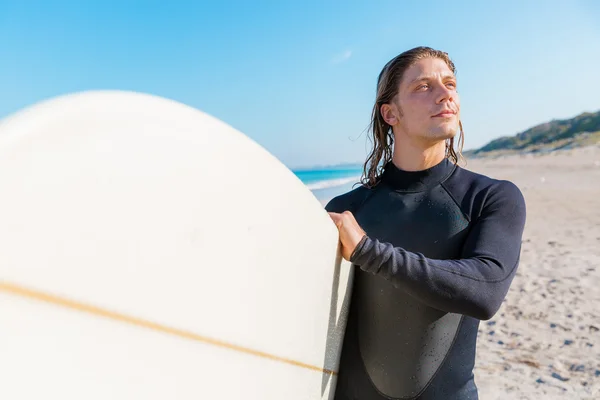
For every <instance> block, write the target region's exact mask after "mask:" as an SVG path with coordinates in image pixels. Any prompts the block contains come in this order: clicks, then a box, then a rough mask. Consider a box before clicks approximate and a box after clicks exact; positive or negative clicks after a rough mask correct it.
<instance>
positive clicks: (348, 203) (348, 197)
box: [325, 185, 375, 213]
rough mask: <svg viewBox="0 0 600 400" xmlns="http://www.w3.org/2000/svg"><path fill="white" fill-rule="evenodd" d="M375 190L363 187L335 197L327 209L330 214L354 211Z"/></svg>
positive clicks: (326, 206) (327, 205)
mask: <svg viewBox="0 0 600 400" xmlns="http://www.w3.org/2000/svg"><path fill="white" fill-rule="evenodd" d="M373 190H375V189H369V188H368V187H366V186H364V185H361V186H359V187H357V188H355V189H352V190H350V191H349V192H346V193H344V194H341V195H338V196H336V197H334V198H333V199H331V200H330V201H329V202H328V203H327V204H326V205H325V209H326V210H327V211H328V212H336V213H342V212H344V211H346V210H354V209H355V208H356V207H357V206H359V205H360V203H362V202H363V201H364V200H365V199H366V198H367V196H368V195H369V193H371V191H373Z"/></svg>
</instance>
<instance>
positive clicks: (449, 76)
mask: <svg viewBox="0 0 600 400" xmlns="http://www.w3.org/2000/svg"><path fill="white" fill-rule="evenodd" d="M433 79H435V78H434V77H433V76H431V75H422V76H419V77H418V78H416V79H413V80H412V81H410V82H409V83H408V84H409V85H412V84H413V83H415V82H420V81H430V80H433ZM447 79H453V80H456V76H455V75H451V74H446V75H444V76H442V80H447Z"/></svg>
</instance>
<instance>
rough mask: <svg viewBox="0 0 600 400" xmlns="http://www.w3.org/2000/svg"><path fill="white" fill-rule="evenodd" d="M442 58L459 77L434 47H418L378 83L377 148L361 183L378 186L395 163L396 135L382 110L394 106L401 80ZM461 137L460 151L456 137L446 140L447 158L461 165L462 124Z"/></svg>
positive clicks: (400, 57)
mask: <svg viewBox="0 0 600 400" xmlns="http://www.w3.org/2000/svg"><path fill="white" fill-rule="evenodd" d="M428 57H431V58H440V59H442V60H443V61H444V62H445V63H446V64H447V65H448V68H450V70H451V71H452V72H453V73H454V74H456V67H455V66H454V63H453V62H452V60H451V59H450V57H449V56H448V53H445V52H443V51H440V50H435V49H432V48H430V47H424V46H421V47H415V48H413V49H411V50H408V51H405V52H404V53H402V54H400V55H398V56H396V57H394V58H393V59H392V60H390V61H389V62H388V63H387V64H386V65H385V66H384V67H383V69H382V70H381V73H380V74H379V78H378V79H377V95H376V99H375V105H374V106H373V112H372V115H371V122H370V126H369V130H370V131H371V132H372V135H371V136H370V139H372V142H373V147H372V150H371V152H370V154H369V156H368V157H367V159H366V161H365V163H364V166H363V175H362V177H361V183H362V184H363V185H365V186H367V187H373V186H375V185H376V183H377V181H378V180H379V177H380V176H381V174H382V173H383V168H384V167H385V165H386V164H387V163H389V162H391V160H392V151H393V145H394V133H393V132H392V127H391V126H390V125H388V124H387V123H386V122H385V120H384V119H383V116H382V115H381V106H382V105H383V104H386V103H391V101H392V99H393V98H394V97H395V96H396V95H397V94H398V88H399V85H400V80H401V79H402V76H403V75H404V72H405V71H406V70H407V69H408V68H409V67H410V66H411V65H412V64H413V63H415V62H416V61H418V60H421V59H424V58H428ZM458 124H459V128H460V136H459V140H458V144H457V145H458V151H457V150H456V149H455V148H454V137H452V138H450V139H446V157H447V158H448V159H450V160H451V161H452V162H453V163H455V164H457V163H458V162H459V160H460V159H462V147H463V144H464V132H463V128H462V122H461V121H459V123H458Z"/></svg>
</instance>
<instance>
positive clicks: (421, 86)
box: [417, 83, 429, 90]
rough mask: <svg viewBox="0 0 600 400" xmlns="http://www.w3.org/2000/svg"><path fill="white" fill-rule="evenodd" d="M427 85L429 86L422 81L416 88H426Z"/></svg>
mask: <svg viewBox="0 0 600 400" xmlns="http://www.w3.org/2000/svg"><path fill="white" fill-rule="evenodd" d="M427 87H429V85H428V84H426V83H423V84H422V85H419V86H417V90H421V89H423V88H427Z"/></svg>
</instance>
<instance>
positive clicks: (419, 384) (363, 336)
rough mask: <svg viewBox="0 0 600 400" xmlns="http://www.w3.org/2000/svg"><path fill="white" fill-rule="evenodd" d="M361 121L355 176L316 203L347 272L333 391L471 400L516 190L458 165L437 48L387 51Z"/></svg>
mask: <svg viewBox="0 0 600 400" xmlns="http://www.w3.org/2000/svg"><path fill="white" fill-rule="evenodd" d="M371 122H372V128H373V129H372V130H373V139H374V148H373V151H372V153H371V154H370V156H369V158H368V159H367V162H366V163H365V176H364V178H363V185H362V186H360V187H358V188H356V189H354V190H352V191H350V192H348V193H345V194H343V195H340V196H338V197H336V198H334V199H333V200H331V201H330V202H329V203H328V204H327V206H326V209H327V211H328V212H329V215H330V216H331V218H332V219H333V221H334V222H335V224H336V226H337V227H338V229H339V234H340V242H341V245H342V255H343V257H344V258H345V259H347V260H349V261H350V262H352V263H353V264H354V265H355V272H356V275H355V281H354V288H353V294H352V301H351V307H350V315H349V320H348V326H347V329H346V334H345V337H344V344H343V347H342V355H341V361H340V370H339V376H338V384H337V389H336V396H335V398H336V400H351V399H352V400H353V399H360V400H375V399H376V400H383V399H386V400H389V399H403V400H407V399H421V400H441V399H443V400H453V399H456V400H458V399H460V400H466V399H477V398H478V394H477V387H476V385H475V382H474V376H473V368H474V363H475V349H476V339H477V329H478V326H479V321H480V320H487V319H490V318H491V317H492V316H493V315H494V314H495V313H496V312H497V310H498V309H499V307H500V305H501V303H502V301H503V299H504V297H505V296H506V293H507V292H508V289H509V287H510V284H511V282H512V280H513V277H514V276H515V273H516V270H517V266H518V262H519V255H520V247H521V238H522V234H523V229H524V224H525V202H524V199H523V196H522V194H521V192H520V190H519V189H518V188H517V187H516V186H515V185H514V184H512V183H511V182H508V181H502V180H496V179H492V178H490V177H486V176H483V175H480V174H476V173H473V172H470V171H468V170H466V169H463V168H461V167H460V166H458V164H457V163H458V158H459V157H458V156H457V154H456V152H455V150H454V138H455V136H456V134H457V131H458V130H460V138H459V139H463V131H462V124H461V122H460V100H459V96H458V92H457V84H456V76H455V68H454V64H453V63H452V61H451V60H450V59H449V57H448V55H447V54H446V53H444V52H441V51H437V50H434V49H431V48H427V47H418V48H415V49H412V50H409V51H407V52H405V53H403V54H400V55H399V56H397V57H396V58H394V59H392V60H391V61H390V62H389V63H388V64H387V65H386V66H385V67H384V68H383V70H382V71H381V74H380V75H379V80H378V86H377V98H376V103H375V106H374V109H373V116H372V121H371ZM459 153H460V151H459ZM378 166H380V167H379V168H378ZM378 171H379V174H378Z"/></svg>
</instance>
